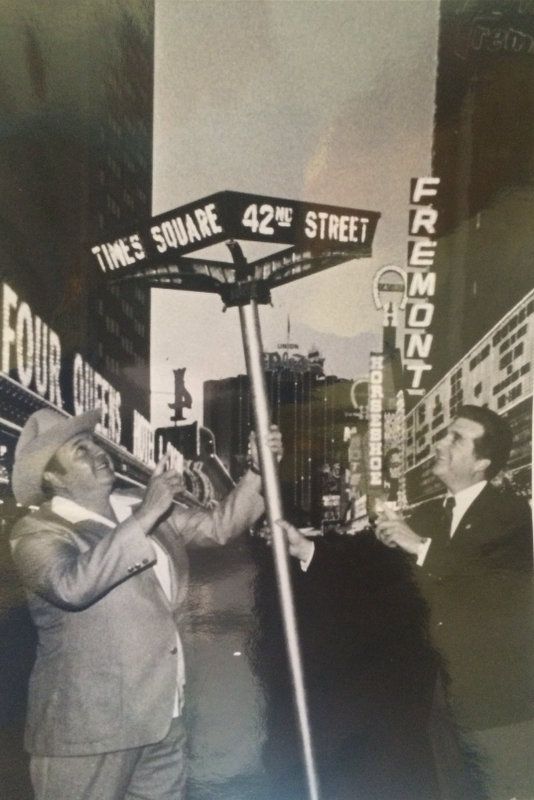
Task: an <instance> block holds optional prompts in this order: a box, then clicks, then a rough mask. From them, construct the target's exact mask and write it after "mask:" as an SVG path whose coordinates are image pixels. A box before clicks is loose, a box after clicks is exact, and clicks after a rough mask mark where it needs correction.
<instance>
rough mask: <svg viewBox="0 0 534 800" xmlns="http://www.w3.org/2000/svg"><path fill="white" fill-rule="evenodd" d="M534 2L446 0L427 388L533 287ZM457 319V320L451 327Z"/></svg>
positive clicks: (438, 90) (435, 149)
mask: <svg viewBox="0 0 534 800" xmlns="http://www.w3.org/2000/svg"><path fill="white" fill-rule="evenodd" d="M533 82H534V6H533V4H532V3H530V2H522V1H521V0H467V2H466V0H442V2H441V16H440V33H439V49H438V74H437V82H436V111H435V128H434V141H433V160H432V173H433V175H435V176H438V177H439V179H440V185H439V191H438V194H437V197H436V201H435V203H434V206H435V208H436V210H437V211H438V243H437V248H436V254H435V259H434V269H435V271H436V274H437V285H436V296H435V313H434V319H433V325H432V332H433V334H434V343H433V351H432V354H433V367H434V369H433V370H432V372H431V373H430V374H429V375H428V379H427V381H426V386H427V388H428V387H429V386H432V385H433V384H434V383H435V382H436V380H438V379H439V378H440V377H441V376H442V375H444V374H445V373H446V372H448V370H449V369H450V367H451V366H452V365H453V364H455V363H458V362H459V361H460V360H461V359H462V358H463V356H464V354H465V353H466V352H467V351H468V350H470V348H472V347H473V346H474V345H475V343H476V342H477V341H479V340H480V339H481V338H482V337H483V336H484V335H485V334H486V332H487V331H488V330H489V329H490V328H491V327H492V326H493V325H495V324H497V322H498V321H499V320H500V319H502V318H503V316H504V315H505V314H507V313H508V311H509V309H511V308H512V307H513V306H514V305H515V304H516V303H517V302H519V301H520V300H521V298H522V297H524V296H525V295H526V294H527V293H528V292H529V291H530V290H531V289H532V288H534V269H533V259H534V228H533V226H532V218H533V215H534V95H533V93H532V85H533ZM451 320H454V324H451Z"/></svg>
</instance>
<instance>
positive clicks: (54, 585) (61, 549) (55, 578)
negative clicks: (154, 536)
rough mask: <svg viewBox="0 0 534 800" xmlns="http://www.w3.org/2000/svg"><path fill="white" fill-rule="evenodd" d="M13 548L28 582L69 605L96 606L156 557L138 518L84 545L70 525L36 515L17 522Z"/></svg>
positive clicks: (70, 607) (35, 590) (30, 587)
mask: <svg viewBox="0 0 534 800" xmlns="http://www.w3.org/2000/svg"><path fill="white" fill-rule="evenodd" d="M11 550H12V555H13V560H14V561H15V564H16V566H17V568H18V570H19V572H20V574H21V576H22V580H23V583H24V585H25V587H26V588H27V589H28V590H30V591H31V592H33V593H35V594H37V595H39V596H41V597H43V598H44V599H45V600H47V601H48V602H49V603H52V604H53V605H56V606H58V607H59V608H63V609H66V610H70V611H79V610H82V609H84V608H87V607H88V606H91V605H92V604H93V603H95V602H96V601H97V600H99V599H100V598H101V597H102V596H103V595H105V594H107V592H109V591H110V589H112V588H113V587H114V586H117V585H118V584H119V583H122V581H124V580H126V579H127V578H130V577H131V576H132V575H135V574H136V573H137V572H140V571H141V570H143V569H146V568H147V567H148V566H151V565H152V564H154V563H155V561H156V558H155V553H154V550H153V548H152V545H151V544H150V541H149V540H148V539H147V537H146V536H145V534H144V533H143V531H142V529H141V528H140V526H139V525H138V523H137V522H136V520H135V519H133V518H130V519H128V520H126V521H125V522H123V523H121V524H119V525H117V527H116V528H115V529H114V530H110V531H109V533H107V534H106V535H104V536H103V537H102V538H100V539H99V540H98V541H97V542H96V543H95V544H94V545H93V546H92V547H89V548H88V549H84V550H82V549H81V548H80V547H79V546H78V545H77V543H76V541H75V539H74V538H73V536H72V535H71V534H70V533H69V530H68V528H67V527H62V526H59V525H54V523H52V522H48V521H43V520H39V519H38V517H37V515H36V517H34V518H32V517H29V518H25V519H23V520H21V522H20V523H19V524H18V525H17V526H16V527H15V529H14V531H13V533H12V536H11Z"/></svg>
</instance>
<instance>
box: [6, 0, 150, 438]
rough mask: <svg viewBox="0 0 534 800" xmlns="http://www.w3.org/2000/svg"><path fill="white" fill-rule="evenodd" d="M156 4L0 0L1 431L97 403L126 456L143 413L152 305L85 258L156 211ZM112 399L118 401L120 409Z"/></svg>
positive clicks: (10, 434)
mask: <svg viewBox="0 0 534 800" xmlns="http://www.w3.org/2000/svg"><path fill="white" fill-rule="evenodd" d="M153 39H154V8H153V2H152V1H151V0H73V2H69V3H40V2H38V0H6V2H4V3H2V9H1V10H0V42H1V46H0V66H1V74H2V80H1V90H0V111H1V115H2V119H3V134H2V139H1V141H0V190H1V191H0V231H1V236H2V269H1V275H0V278H1V281H2V283H1V291H2V298H3V301H2V305H1V307H0V314H1V315H2V350H1V363H0V381H1V383H2V386H1V388H2V395H3V403H2V413H1V414H0V416H1V417H2V423H1V431H2V432H3V443H4V445H5V446H6V447H7V448H8V449H9V448H10V447H11V446H12V440H13V438H14V436H15V435H16V434H17V432H18V428H19V427H20V425H22V424H23V422H24V421H25V419H26V418H27V416H28V414H29V413H30V412H31V411H33V410H35V408H38V407H40V406H41V405H44V404H46V403H51V404H52V405H55V406H57V407H60V408H63V409H64V410H65V411H68V412H71V413H72V412H73V411H79V410H81V409H82V408H83V407H84V406H86V405H92V404H94V405H96V404H100V405H103V406H104V408H105V423H104V428H105V432H106V433H108V434H109V437H110V438H111V440H112V441H114V442H116V443H117V444H122V445H126V446H127V447H129V448H131V444H132V418H133V409H134V408H135V409H137V410H138V411H139V412H140V413H141V414H143V415H144V416H145V417H148V415H149V363H148V361H149V351H150V302H149V294H148V291H147V290H145V289H141V288H138V287H135V286H132V287H123V286H121V287H120V291H119V289H118V287H112V286H109V285H108V284H107V283H106V282H105V280H104V276H103V275H102V274H101V273H99V271H98V270H97V268H95V264H94V258H93V257H92V256H91V253H90V248H91V245H92V244H93V243H95V242H98V241H100V240H101V239H102V238H107V237H108V235H109V234H113V233H114V232H115V231H116V230H120V229H122V228H123V227H124V226H125V225H126V226H129V225H130V224H131V223H132V221H134V220H137V219H143V218H146V217H147V216H150V214H151V172H152V100H153V47H154V44H153ZM119 401H120V402H119Z"/></svg>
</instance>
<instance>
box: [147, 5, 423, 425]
mask: <svg viewBox="0 0 534 800" xmlns="http://www.w3.org/2000/svg"><path fill="white" fill-rule="evenodd" d="M437 24H438V3H437V2H418V0H411V2H409V3H402V4H399V3H396V2H383V3H368V2H363V0H362V1H361V2H353V3H344V4H332V3H315V4H288V3H270V2H266V3H255V4H239V3H233V2H226V3H221V4H219V3H204V4H202V5H199V6H197V5H195V4H181V5H180V6H176V5H175V4H173V3H170V2H167V0H159V1H158V2H157V3H156V47H155V52H156V62H155V106H154V112H155V115H154V181H153V185H154V193H153V214H154V215H155V214H158V213H161V212H164V211H166V210H168V209H170V208H173V207H176V206H179V205H182V204H185V203H186V202H189V201H193V200H196V199H197V198H200V197H203V196H206V195H208V194H210V193H212V192H214V191H221V190H224V189H233V190H238V191H250V192H253V193H259V194H271V195H275V196H280V197H287V198H293V199H301V200H307V201H313V202H320V203H331V204H334V205H346V206H349V207H356V208H357V207H360V208H369V209H373V210H376V211H379V212H381V214H382V218H381V219H380V221H379V224H378V229H377V234H376V237H375V244H374V248H373V250H374V253H373V258H370V259H364V260H359V261H352V262H348V263H346V264H343V265H340V266H337V267H335V268H334V269H331V270H328V271H326V272H325V273H323V274H320V275H314V276H311V277H307V278H306V279H305V280H304V281H300V280H299V281H297V282H295V283H294V284H292V285H289V286H285V287H283V288H281V289H277V290H275V291H274V292H273V306H274V307H273V308H270V307H265V308H262V309H261V318H262V326H263V340H264V347H265V350H273V349H275V347H276V344H277V342H278V341H280V335H281V332H282V331H283V330H284V329H285V322H286V318H287V314H288V313H290V314H291V320H292V329H293V331H294V336H295V338H296V339H297V340H298V341H299V343H300V344H301V346H302V347H303V349H307V348H308V347H311V346H312V345H315V346H317V347H319V348H320V349H321V350H322V351H323V354H324V356H325V359H326V371H327V372H329V373H331V374H336V375H338V376H339V377H347V378H354V377H357V376H359V375H361V374H363V373H365V372H366V370H367V368H368V360H369V351H370V350H371V349H373V348H374V347H376V346H377V345H378V344H379V342H380V337H381V322H382V320H381V315H380V314H379V312H378V311H376V309H375V308H374V305H373V302H372V290H371V284H372V277H373V275H374V273H375V272H376V271H377V270H378V269H379V268H380V267H382V266H383V265H384V264H388V263H396V264H399V265H400V266H403V265H404V263H405V260H406V243H407V235H408V204H409V181H410V179H411V178H412V177H416V176H419V175H427V174H429V170H430V149H431V138H432V117H433V97H434V83H435V63H436V53H437ZM178 41H179V42H180V47H177V44H176V43H177V42H178ZM208 54H209V58H208ZM421 63H425V64H428V63H429V64H430V65H431V68H430V69H429V70H428V71H422V70H420V64H421ZM176 87H178V89H177V88H176ZM400 152H401V153H402V158H399V153H400ZM254 248H256V246H254ZM256 252H257V251H256V249H254V250H252V249H251V248H250V247H247V248H246V249H245V255H246V256H247V255H248V256H253V255H256ZM152 311H153V319H154V320H155V321H156V323H155V324H154V325H153V330H152V339H153V345H152V353H151V388H152V424H153V427H158V426H159V425H164V424H168V417H169V414H168V413H167V402H170V401H171V400H172V390H173V375H172V370H173V369H174V368H176V367H185V368H186V370H187V373H186V378H187V385H188V388H189V391H190V392H191V394H192V395H193V408H192V410H191V413H190V415H189V421H192V420H193V419H198V420H199V421H201V420H202V416H201V397H202V384H203V382H204V381H205V380H208V379H216V378H225V377H230V376H232V375H237V374H239V373H240V372H244V361H243V354H242V344H241V338H240V332H239V324H238V320H237V314H236V312H235V311H234V310H233V309H230V310H229V311H228V312H227V313H226V314H224V315H223V314H222V313H221V311H222V304H221V301H220V300H219V298H218V297H209V296H198V295H196V294H194V293H183V292H178V293H172V294H171V292H168V291H163V290H154V291H153V292H152ZM215 343H216V346H215Z"/></svg>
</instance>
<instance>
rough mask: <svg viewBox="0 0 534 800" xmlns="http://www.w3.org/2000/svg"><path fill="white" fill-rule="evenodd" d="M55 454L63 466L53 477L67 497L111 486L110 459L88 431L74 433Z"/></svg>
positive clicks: (112, 476)
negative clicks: (55, 476)
mask: <svg viewBox="0 0 534 800" xmlns="http://www.w3.org/2000/svg"><path fill="white" fill-rule="evenodd" d="M55 456H56V461H57V462H58V464H59V466H60V467H61V468H62V470H63V472H62V473H61V474H59V475H58V476H57V479H58V480H59V481H60V484H61V487H62V488H63V489H64V490H65V494H67V495H68V496H69V497H72V498H80V497H83V494H84V493H87V492H91V491H94V490H95V489H99V488H102V489H106V490H109V489H111V487H112V486H113V482H114V479H115V472H114V470H113V464H112V462H111V459H110V457H109V456H108V455H107V453H106V452H105V451H104V450H102V448H101V447H100V446H99V445H98V444H97V443H96V442H95V440H94V439H93V436H92V435H91V434H90V433H78V434H76V436H73V437H72V439H69V440H68V442H65V444H64V445H62V446H61V447H60V448H59V449H58V450H57V451H56V454H55Z"/></svg>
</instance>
